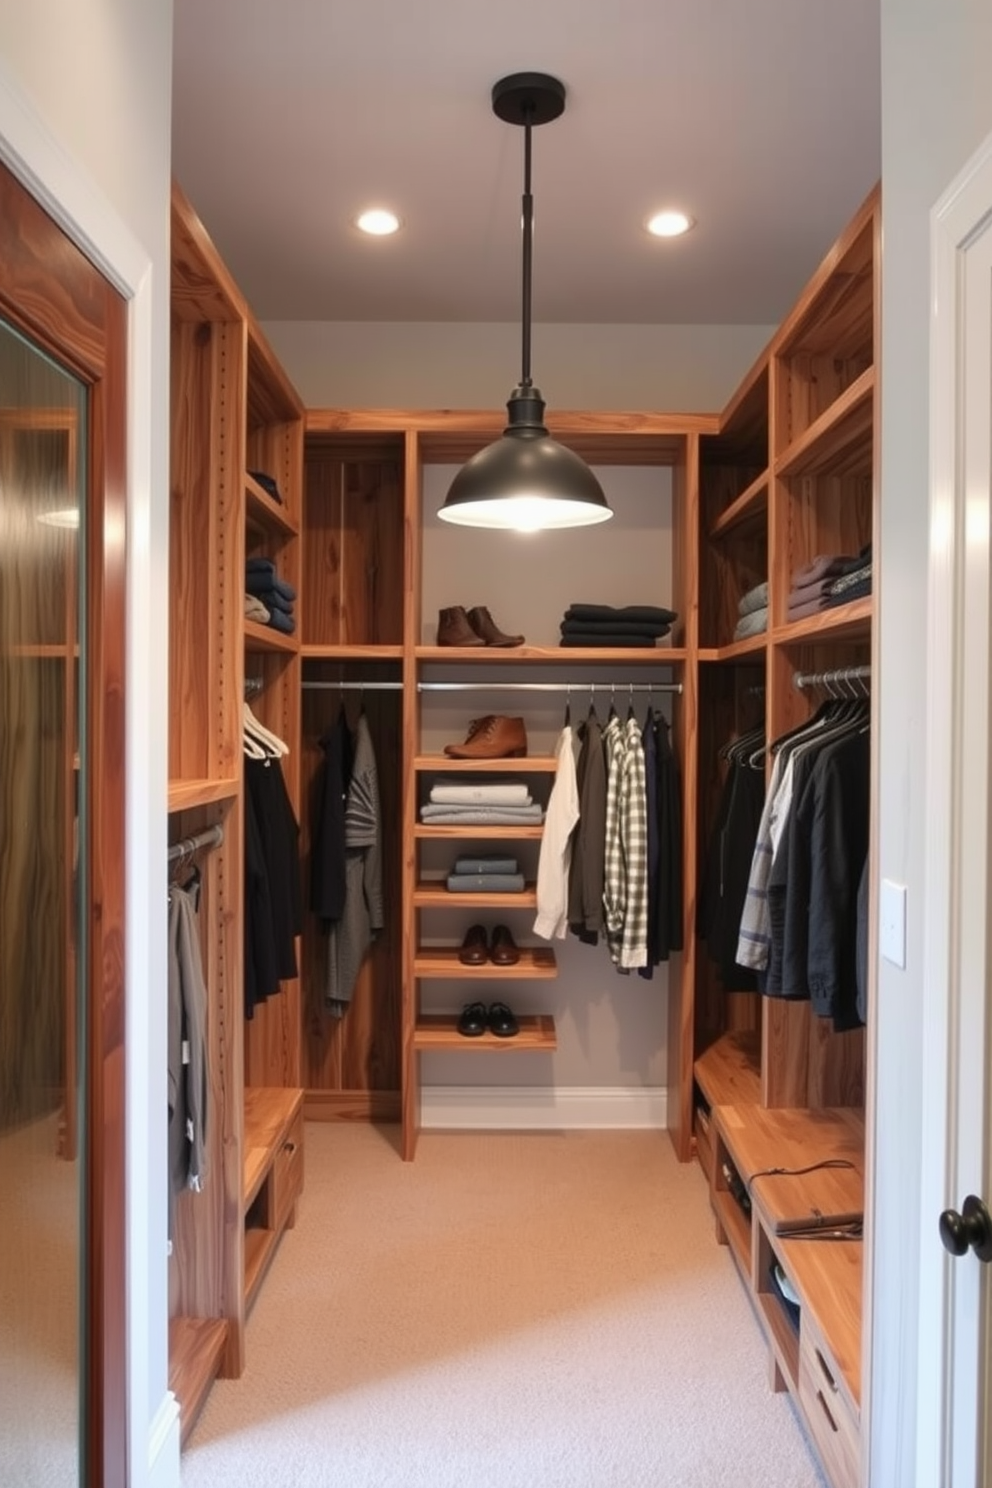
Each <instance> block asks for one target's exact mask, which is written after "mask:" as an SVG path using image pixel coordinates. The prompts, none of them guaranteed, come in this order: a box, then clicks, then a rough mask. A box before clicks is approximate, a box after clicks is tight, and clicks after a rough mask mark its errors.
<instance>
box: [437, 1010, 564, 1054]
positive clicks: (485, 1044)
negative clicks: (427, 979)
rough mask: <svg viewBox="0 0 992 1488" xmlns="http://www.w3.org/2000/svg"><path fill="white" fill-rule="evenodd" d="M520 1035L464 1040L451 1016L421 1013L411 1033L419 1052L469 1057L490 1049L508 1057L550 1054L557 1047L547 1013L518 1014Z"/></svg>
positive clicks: (455, 1015)
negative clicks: (464, 1054) (506, 1053)
mask: <svg viewBox="0 0 992 1488" xmlns="http://www.w3.org/2000/svg"><path fill="white" fill-rule="evenodd" d="M517 1022H518V1024H519V1025H520V1032H519V1033H517V1034H514V1036H513V1038H497V1036H496V1035H495V1034H494V1033H489V1032H486V1033H482V1034H479V1035H478V1036H477V1037H476V1038H466V1037H465V1035H464V1034H461V1033H459V1032H458V1017H457V1014H455V1013H421V1014H420V1016H419V1018H418V1019H417V1024H416V1027H415V1029H414V1032H413V1047H414V1048H415V1049H418V1050H420V1051H421V1052H423V1051H424V1050H427V1049H434V1050H441V1051H447V1052H449V1053H450V1052H451V1051H452V1050H457V1052H458V1053H460V1054H462V1053H473V1052H478V1051H480V1050H485V1051H487V1052H491V1051H492V1050H493V1049H499V1050H505V1051H507V1052H509V1053H513V1052H514V1051H516V1052H518V1053H519V1052H521V1051H528V1052H534V1051H536V1052H538V1053H545V1054H547V1053H553V1052H554V1050H555V1049H557V1047H558V1035H557V1032H556V1030H555V1020H554V1018H553V1017H552V1016H551V1014H550V1013H536V1014H533V1015H528V1014H526V1013H524V1014H518V1015H517Z"/></svg>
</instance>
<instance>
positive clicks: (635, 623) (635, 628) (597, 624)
mask: <svg viewBox="0 0 992 1488" xmlns="http://www.w3.org/2000/svg"><path fill="white" fill-rule="evenodd" d="M677 618H678V616H677V615H676V613H675V611H674V610H666V609H664V608H662V606H660V605H622V606H621V607H620V608H619V609H617V608H615V607H614V606H613V605H600V604H572V605H569V607H568V609H567V610H566V611H565V616H564V619H563V620H562V622H561V626H560V629H561V644H562V645H563V646H576V647H578V646H596V647H599V646H604V647H612V648H615V649H624V648H628V647H632V648H636V649H643V648H644V647H647V646H655V645H657V643H658V641H659V640H660V638H661V637H662V636H666V635H667V634H668V632H669V631H670V630H671V628H672V622H673V621H674V620H676V619H677Z"/></svg>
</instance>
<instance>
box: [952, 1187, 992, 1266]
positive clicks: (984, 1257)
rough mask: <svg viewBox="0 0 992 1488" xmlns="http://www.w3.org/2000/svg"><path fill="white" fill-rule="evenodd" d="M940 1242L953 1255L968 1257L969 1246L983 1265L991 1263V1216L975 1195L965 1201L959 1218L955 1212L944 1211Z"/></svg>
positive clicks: (954, 1210)
mask: <svg viewBox="0 0 992 1488" xmlns="http://www.w3.org/2000/svg"><path fill="white" fill-rule="evenodd" d="M940 1238H941V1241H942V1242H943V1246H944V1249H945V1250H949V1251H950V1253H951V1255H954V1256H963V1255H967V1253H968V1247H969V1245H970V1246H971V1248H972V1250H973V1251H974V1252H975V1254H976V1255H977V1257H978V1259H979V1260H980V1261H992V1216H990V1215H989V1211H988V1210H987V1209H986V1207H985V1205H984V1204H983V1203H982V1201H981V1199H978V1198H976V1197H975V1195H974V1194H969V1195H968V1197H967V1198H966V1199H965V1201H964V1204H963V1205H962V1208H961V1213H960V1214H959V1213H958V1211H957V1210H956V1209H945V1210H944V1212H943V1214H942V1215H941V1216H940Z"/></svg>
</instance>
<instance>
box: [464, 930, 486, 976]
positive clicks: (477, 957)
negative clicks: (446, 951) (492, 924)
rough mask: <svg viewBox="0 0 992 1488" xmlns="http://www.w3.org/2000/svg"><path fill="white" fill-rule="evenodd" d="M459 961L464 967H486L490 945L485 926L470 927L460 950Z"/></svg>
mask: <svg viewBox="0 0 992 1488" xmlns="http://www.w3.org/2000/svg"><path fill="white" fill-rule="evenodd" d="M458 959H459V961H460V962H461V963H462V965H463V966H484V965H485V964H486V961H487V960H488V959H489V943H488V940H487V938H486V927H485V925H470V926H469V928H468V929H467V930H466V931H465V939H464V940H463V941H462V943H461V945H460V947H459V949H458Z"/></svg>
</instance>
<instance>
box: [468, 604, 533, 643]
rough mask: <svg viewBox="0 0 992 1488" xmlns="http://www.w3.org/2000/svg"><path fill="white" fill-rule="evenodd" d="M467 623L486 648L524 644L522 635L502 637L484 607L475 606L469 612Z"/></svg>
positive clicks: (501, 633)
mask: <svg viewBox="0 0 992 1488" xmlns="http://www.w3.org/2000/svg"><path fill="white" fill-rule="evenodd" d="M468 623H469V625H471V627H472V629H473V630H474V631H475V633H476V635H479V636H481V637H482V639H483V640H484V641H485V643H486V645H487V646H522V645H523V643H524V638H523V636H522V635H504V634H503V632H502V631H501V630H500V628H499V626H498V625H497V624H496V621H495V620H494V619H493V617H492V615H490V613H489V611H488V610H487V609H486V607H485V605H476V606H475V608H474V609H472V610H469V612H468Z"/></svg>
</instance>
